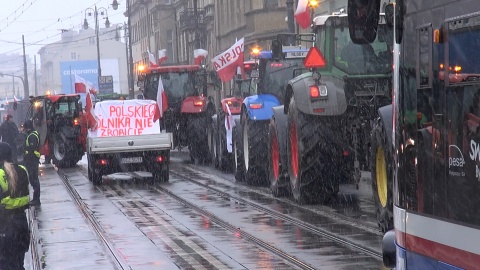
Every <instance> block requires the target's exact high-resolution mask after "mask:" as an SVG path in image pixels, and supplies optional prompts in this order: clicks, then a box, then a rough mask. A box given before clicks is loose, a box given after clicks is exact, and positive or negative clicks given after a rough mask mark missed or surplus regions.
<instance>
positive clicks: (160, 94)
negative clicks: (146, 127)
mask: <svg viewBox="0 0 480 270" xmlns="http://www.w3.org/2000/svg"><path fill="white" fill-rule="evenodd" d="M157 106H158V111H155V115H154V117H153V119H154V121H156V120H158V119H160V118H162V117H163V113H164V112H165V111H166V110H167V109H168V99H167V94H166V93H165V88H163V82H162V76H160V75H159V76H158V87H157Z"/></svg>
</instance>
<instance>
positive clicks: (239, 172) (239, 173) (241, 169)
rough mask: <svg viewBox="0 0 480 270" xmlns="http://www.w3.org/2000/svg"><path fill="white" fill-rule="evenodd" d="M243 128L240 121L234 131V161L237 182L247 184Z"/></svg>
mask: <svg viewBox="0 0 480 270" xmlns="http://www.w3.org/2000/svg"><path fill="white" fill-rule="evenodd" d="M241 130H242V126H241V125H240V121H238V122H237V123H236V124H235V126H234V127H233V130H232V136H233V149H232V150H233V160H234V165H233V166H234V170H235V181H237V182H245V166H244V165H243V136H242V132H241Z"/></svg>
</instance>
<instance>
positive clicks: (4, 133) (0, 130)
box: [0, 114, 19, 163]
mask: <svg viewBox="0 0 480 270" xmlns="http://www.w3.org/2000/svg"><path fill="white" fill-rule="evenodd" d="M18 135H19V132H18V127H17V124H15V122H14V121H13V116H12V115H11V114H7V116H6V119H5V121H4V122H3V123H2V125H1V126H0V137H1V138H2V142H6V143H8V144H9V145H10V147H11V148H12V159H13V161H14V163H17V143H16V139H17V138H18Z"/></svg>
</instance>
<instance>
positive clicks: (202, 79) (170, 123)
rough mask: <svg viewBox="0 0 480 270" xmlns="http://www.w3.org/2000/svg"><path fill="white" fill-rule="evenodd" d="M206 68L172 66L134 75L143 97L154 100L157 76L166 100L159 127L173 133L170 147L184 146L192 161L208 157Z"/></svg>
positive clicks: (210, 108)
mask: <svg viewBox="0 0 480 270" xmlns="http://www.w3.org/2000/svg"><path fill="white" fill-rule="evenodd" d="M207 77H208V73H207V71H206V70H205V69H204V68H202V67H201V66H199V65H172V66H160V67H150V68H146V69H145V70H144V72H143V74H141V75H140V76H139V78H138V81H139V82H143V96H144V98H145V99H151V100H155V101H156V100H157V92H158V82H159V80H160V78H161V80H162V84H163V87H164V91H165V94H166V96H167V101H168V109H167V110H166V111H165V113H164V115H163V117H162V119H161V122H160V127H161V128H162V129H165V130H166V131H167V132H171V133H172V134H173V147H174V148H177V149H178V150H179V151H181V149H182V148H183V147H188V150H189V151H190V159H191V160H192V162H194V163H196V164H197V163H208V162H210V160H211V157H210V152H209V147H208V138H207V131H208V127H209V126H208V124H209V123H210V121H211V119H212V115H213V114H214V112H215V106H214V104H213V99H212V98H210V97H207Z"/></svg>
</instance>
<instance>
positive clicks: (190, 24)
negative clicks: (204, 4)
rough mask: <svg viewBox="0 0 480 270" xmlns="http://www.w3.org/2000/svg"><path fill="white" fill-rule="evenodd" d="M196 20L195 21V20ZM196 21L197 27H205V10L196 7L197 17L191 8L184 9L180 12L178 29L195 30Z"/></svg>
mask: <svg viewBox="0 0 480 270" xmlns="http://www.w3.org/2000/svg"><path fill="white" fill-rule="evenodd" d="M195 20H196V21H195ZM197 22H198V28H199V29H204V28H205V10H204V9H200V8H199V9H197V17H196V18H195V12H194V10H193V9H186V10H184V11H182V12H180V20H179V23H180V30H181V31H195V27H196V23H197Z"/></svg>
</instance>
